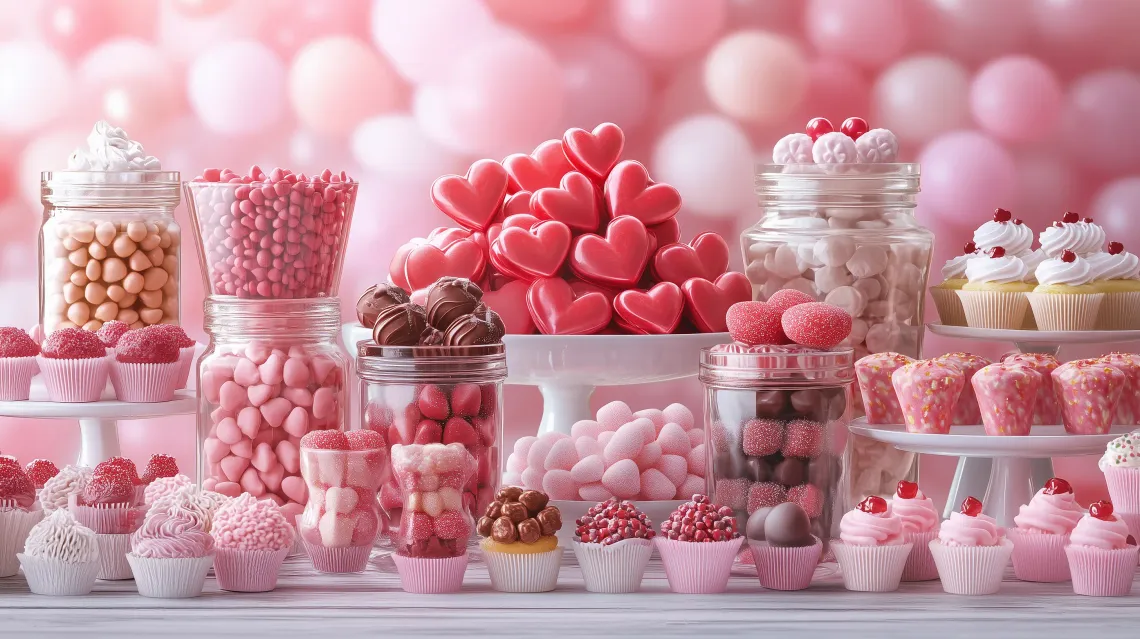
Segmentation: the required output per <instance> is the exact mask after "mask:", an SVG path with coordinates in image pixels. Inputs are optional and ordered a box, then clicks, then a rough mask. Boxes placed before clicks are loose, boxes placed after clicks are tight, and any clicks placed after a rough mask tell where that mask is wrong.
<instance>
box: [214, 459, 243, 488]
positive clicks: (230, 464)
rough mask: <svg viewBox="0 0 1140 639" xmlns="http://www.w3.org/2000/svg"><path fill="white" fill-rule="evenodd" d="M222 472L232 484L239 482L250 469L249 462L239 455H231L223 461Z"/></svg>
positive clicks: (221, 463) (221, 464)
mask: <svg viewBox="0 0 1140 639" xmlns="http://www.w3.org/2000/svg"><path fill="white" fill-rule="evenodd" d="M219 465H220V466H221V467H222V472H223V473H225V476H226V479H228V480H229V481H231V482H235V483H236V482H237V481H239V480H240V479H241V475H242V473H244V472H245V469H246V468H249V460H248V459H246V458H244V457H238V456H237V455H230V456H229V457H226V458H225V459H223V460H222V461H221V462H220V464H219Z"/></svg>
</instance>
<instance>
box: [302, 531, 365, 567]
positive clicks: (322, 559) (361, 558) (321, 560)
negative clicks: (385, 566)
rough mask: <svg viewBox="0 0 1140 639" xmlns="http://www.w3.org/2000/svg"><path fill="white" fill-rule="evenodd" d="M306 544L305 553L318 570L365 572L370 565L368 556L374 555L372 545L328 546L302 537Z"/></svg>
mask: <svg viewBox="0 0 1140 639" xmlns="http://www.w3.org/2000/svg"><path fill="white" fill-rule="evenodd" d="M302 543H304V544H305V553H306V554H308V555H309V559H310V560H311V561H312V562H313V568H316V569H317V571H318V572H327V573H347V572H364V569H365V568H367V567H368V557H369V556H371V555H372V546H371V545H368V546H341V547H338V548H327V547H325V546H321V545H319V544H311V543H309V542H308V541H305V540H304V539H303V538H302Z"/></svg>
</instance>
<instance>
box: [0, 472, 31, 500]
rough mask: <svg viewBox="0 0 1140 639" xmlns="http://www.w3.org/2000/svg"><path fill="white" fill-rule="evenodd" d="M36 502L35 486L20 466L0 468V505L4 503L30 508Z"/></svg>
mask: <svg viewBox="0 0 1140 639" xmlns="http://www.w3.org/2000/svg"><path fill="white" fill-rule="evenodd" d="M35 501H36V485H35V483H34V482H33V481H32V478H31V477H28V474H27V473H26V472H24V469H23V468H20V464H19V463H17V464H15V465H8V464H4V465H2V466H0V504H3V503H5V502H7V503H9V504H12V503H14V504H15V505H17V506H19V507H20V508H31V506H32V504H34V503H35Z"/></svg>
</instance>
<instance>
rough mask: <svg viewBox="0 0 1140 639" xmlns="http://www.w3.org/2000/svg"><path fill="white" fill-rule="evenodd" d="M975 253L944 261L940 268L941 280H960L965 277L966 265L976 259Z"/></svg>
mask: <svg viewBox="0 0 1140 639" xmlns="http://www.w3.org/2000/svg"><path fill="white" fill-rule="evenodd" d="M977 255H978V254H977V252H976V251H975V252H974V253H966V254H963V255H958V256H955V257H952V258H950V259H948V260H946V264H945V265H944V266H943V267H942V279H944V280H960V279H963V278H965V277H966V263H967V262H969V261H970V260H971V259H973V258H975V257H977Z"/></svg>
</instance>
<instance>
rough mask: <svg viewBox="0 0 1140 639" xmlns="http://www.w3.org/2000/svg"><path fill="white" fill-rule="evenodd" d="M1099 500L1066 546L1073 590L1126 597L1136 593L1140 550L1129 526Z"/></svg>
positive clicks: (1102, 595)
mask: <svg viewBox="0 0 1140 639" xmlns="http://www.w3.org/2000/svg"><path fill="white" fill-rule="evenodd" d="M1112 510H1113V509H1112V502H1110V501H1098V502H1096V503H1094V504H1092V505H1091V506H1089V513H1088V514H1087V515H1085V516H1084V517H1081V520H1080V521H1079V522H1077V526H1076V528H1074V529H1073V533H1072V534H1071V535H1070V536H1069V545H1068V546H1066V547H1065V556H1066V557H1068V559H1069V571H1070V572H1071V573H1072V574H1073V592H1075V593H1077V594H1078V595H1088V596H1090V597H1123V596H1125V595H1127V594H1129V593H1130V592H1132V581H1133V579H1134V577H1135V575H1136V559H1137V556H1138V549H1137V547H1136V540H1135V539H1133V538H1132V536H1131V535H1129V534H1128V526H1127V525H1126V524H1125V523H1124V521H1123V520H1122V519H1120V518H1119V517H1116V516H1115V515H1114V514H1113V512H1112Z"/></svg>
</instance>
